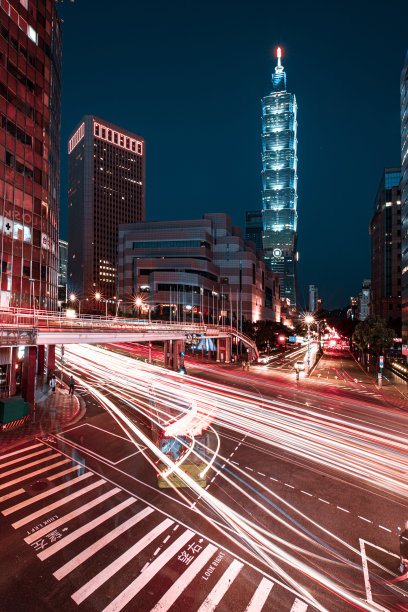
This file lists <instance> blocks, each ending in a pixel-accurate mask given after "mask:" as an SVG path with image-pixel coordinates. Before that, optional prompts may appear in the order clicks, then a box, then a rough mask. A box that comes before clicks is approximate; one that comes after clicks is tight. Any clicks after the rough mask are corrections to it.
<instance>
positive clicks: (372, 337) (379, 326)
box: [353, 315, 395, 355]
mask: <svg viewBox="0 0 408 612" xmlns="http://www.w3.org/2000/svg"><path fill="white" fill-rule="evenodd" d="M394 336H395V331H394V330H393V329H391V328H390V327H387V325H386V323H385V321H384V319H381V317H377V316H376V315H370V316H369V317H367V318H366V319H365V320H364V321H360V323H358V325H357V326H356V329H355V330H354V333H353V342H354V344H356V345H357V346H358V348H359V349H360V350H361V351H362V352H363V353H366V352H369V353H374V354H375V355H379V354H380V351H381V350H382V349H385V348H387V347H389V346H390V345H391V344H392V342H393V339H394Z"/></svg>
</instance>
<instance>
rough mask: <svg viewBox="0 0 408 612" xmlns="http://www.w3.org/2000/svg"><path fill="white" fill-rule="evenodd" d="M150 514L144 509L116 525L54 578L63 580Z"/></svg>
mask: <svg viewBox="0 0 408 612" xmlns="http://www.w3.org/2000/svg"><path fill="white" fill-rule="evenodd" d="M152 512H153V510H152V508H149V507H146V508H144V509H143V510H141V511H140V512H138V513H137V514H135V516H132V518H130V519H128V520H127V521H125V522H124V523H122V524H121V525H118V526H117V527H116V528H115V529H113V530H112V531H110V532H109V533H108V534H107V535H105V536H103V537H102V538H100V539H99V540H97V541H96V542H94V543H93V544H91V546H88V547H87V548H85V549H84V550H83V551H82V552H80V553H78V554H77V555H76V556H75V557H73V559H71V560H70V561H68V562H67V563H65V564H64V565H63V566H62V567H60V568H59V569H58V570H57V571H56V572H54V576H55V578H56V579H57V580H61V579H62V578H65V576H67V575H68V574H70V573H71V572H72V571H73V570H74V569H76V568H77V567H79V566H80V565H81V564H82V563H84V562H85V561H86V560H87V559H89V558H90V557H92V555H94V554H95V553H97V552H98V551H99V550H101V549H102V548H104V547H105V546H107V545H108V544H110V543H111V542H113V540H115V539H116V538H117V537H119V536H120V535H122V533H125V531H127V530H128V529H130V528H131V527H133V526H134V525H136V524H137V523H139V522H140V521H141V520H143V519H144V518H146V516H149V514H151V513H152ZM166 520H169V519H166ZM172 522H173V521H171V523H172ZM171 523H170V524H171Z"/></svg>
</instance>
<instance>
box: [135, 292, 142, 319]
mask: <svg viewBox="0 0 408 612" xmlns="http://www.w3.org/2000/svg"><path fill="white" fill-rule="evenodd" d="M142 304H143V300H142V298H141V297H140V296H137V297H136V298H135V306H137V309H138V314H139V317H140V313H141V307H142Z"/></svg>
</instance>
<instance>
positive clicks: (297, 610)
mask: <svg viewBox="0 0 408 612" xmlns="http://www.w3.org/2000/svg"><path fill="white" fill-rule="evenodd" d="M306 610H307V604H305V602H304V601H301V600H300V599H295V603H294V604H293V606H292V607H291V609H290V612H306Z"/></svg>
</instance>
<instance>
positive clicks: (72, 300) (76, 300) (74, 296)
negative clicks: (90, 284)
mask: <svg viewBox="0 0 408 612" xmlns="http://www.w3.org/2000/svg"><path fill="white" fill-rule="evenodd" d="M85 299H86V300H87V299H88V298H81V299H79V298H78V297H77V296H76V295H75V293H70V294H69V301H70V302H78V316H81V304H82V302H83V301H84V300H85Z"/></svg>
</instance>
